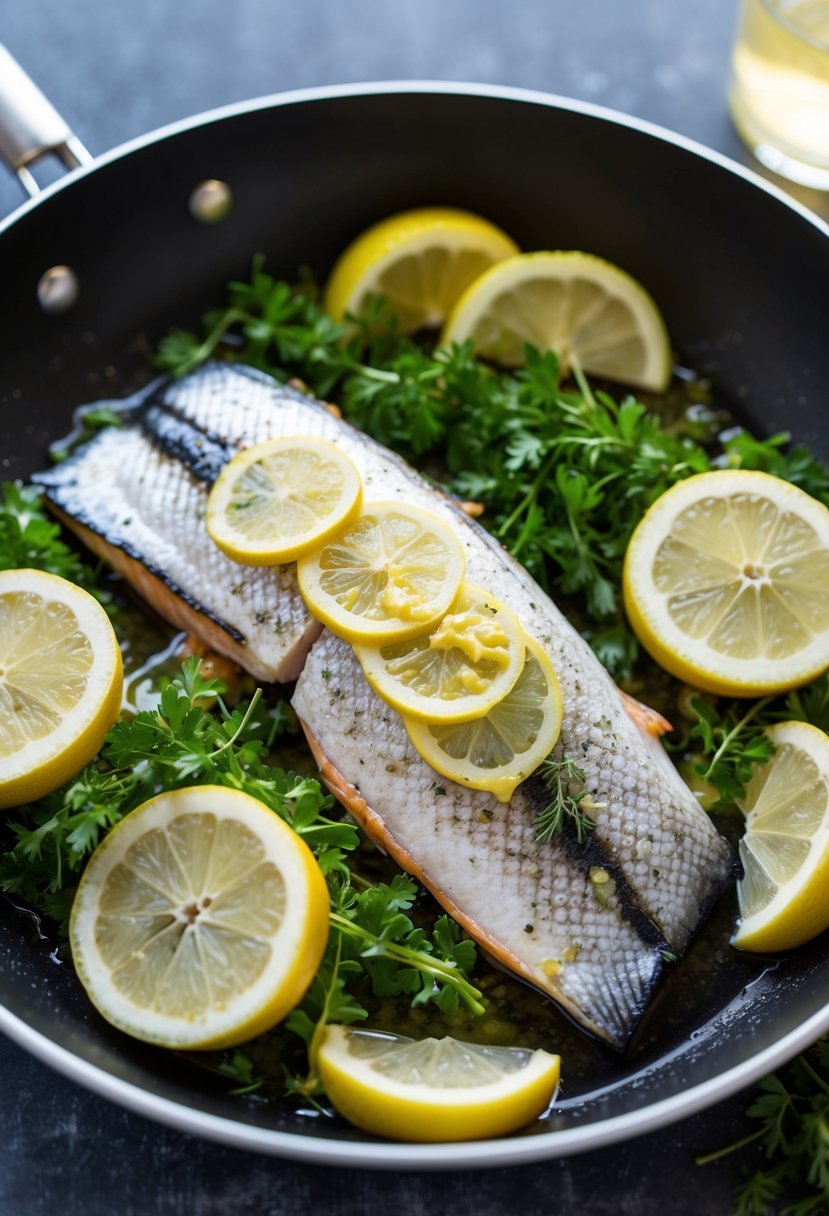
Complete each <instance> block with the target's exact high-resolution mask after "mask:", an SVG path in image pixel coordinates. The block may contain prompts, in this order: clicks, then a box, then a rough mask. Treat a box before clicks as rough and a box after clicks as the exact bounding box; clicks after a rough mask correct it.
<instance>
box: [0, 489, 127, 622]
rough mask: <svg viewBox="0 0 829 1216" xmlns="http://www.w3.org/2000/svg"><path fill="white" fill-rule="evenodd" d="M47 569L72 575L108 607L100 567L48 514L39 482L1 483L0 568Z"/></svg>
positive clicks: (108, 597)
mask: <svg viewBox="0 0 829 1216" xmlns="http://www.w3.org/2000/svg"><path fill="white" fill-rule="evenodd" d="M23 569H30V570H44V571H46V573H47V574H58V575H60V576H61V578H66V579H69V581H70V582H72V583H76V584H77V585H78V586H79V587H83V588H84V589H85V590H86V591H89V592H90V594H92V595H94V596H95V598H96V599H97V600H99V601H100V602H101V603H102V604H103V605H104V606H105V607H106V608H107V609H108V611H110V612H111V611H112V610H113V608H112V596H111V595H110V594H109V592H108V591H106V590H104V589H102V587H101V579H100V573H101V571H100V567H97V568H93V567H91V566H88V565H87V564H86V562H85V561H83V559H82V558H81V556H80V554H79V553H78V552H77V550H75V549H73V548H72V547H71V546H70V545H68V544H67V543H66V541H65V540H64V539H63V532H62V529H61V526H60V524H59V523H57V521H56V520H54V519H53V518H52V517H51V516H49V515H47V513H46V511H45V509H44V507H43V503H42V501H41V496H40V491H39V490H38V489H37V487H36V486H27V485H23V483H22V482H20V481H7V482H3V483H0V570H23Z"/></svg>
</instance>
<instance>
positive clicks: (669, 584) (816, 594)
mask: <svg viewBox="0 0 829 1216" xmlns="http://www.w3.org/2000/svg"><path fill="white" fill-rule="evenodd" d="M827 586H829V510H827V509H826V507H824V506H823V505H822V504H821V503H819V502H817V501H816V500H815V499H813V498H811V497H810V496H809V495H808V494H805V493H804V492H803V491H802V490H800V489H798V488H797V487H796V486H793V485H791V484H790V483H789V482H786V481H782V480H780V479H779V478H777V477H772V476H770V475H769V474H767V473H760V472H754V471H749V470H743V469H723V470H719V471H716V472H712V473H700V474H697V475H696V476H694V477H690V478H688V479H687V480H686V481H682V482H679V483H678V484H677V485H675V486H673V487H672V488H671V489H670V490H668V491H667V492H666V493H665V494H663V495H662V496H661V497H660V498H658V499H657V500H656V502H655V503H654V504H653V506H652V507H651V508H650V509H649V510H648V512H647V513H646V514H645V516H644V517H643V519H642V520H641V521H640V523H639V525H638V527H637V528H636V530H635V531H634V533H633V536H632V537H631V541H630V544H629V545H628V549H627V553H626V555H625V564H624V572H623V590H624V601H625V608H626V610H627V614H628V617H629V620H630V623H631V626H632V628H633V630H634V632H635V633H636V635H637V637H638V638H639V641H640V642H641V643H642V645H643V646H644V647H645V649H646V650H648V651H649V653H650V654H651V655H652V656H653V657H654V658H655V659H656V661H657V662H658V663H660V664H661V665H662V666H663V667H664V668H666V670H668V671H670V672H671V673H672V674H673V675H675V676H677V677H678V678H679V679H680V680H684V681H686V682H687V683H689V684H692V685H694V686H695V687H697V688H702V689H704V690H706V691H708V692H713V693H721V694H723V695H730V696H746V697H750V696H762V695H765V694H767V693H774V692H783V691H786V690H788V689H791V688H794V687H796V686H797V685H799V684H804V683H806V682H807V681H808V680H811V679H814V677H815V676H817V675H819V674H820V673H821V672H822V671H824V670H825V669H826V667H827V666H829V596H827V595H826V592H825V589H826V587H827Z"/></svg>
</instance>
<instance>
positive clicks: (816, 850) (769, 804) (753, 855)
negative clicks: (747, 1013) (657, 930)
mask: <svg viewBox="0 0 829 1216" xmlns="http://www.w3.org/2000/svg"><path fill="white" fill-rule="evenodd" d="M766 733H767V735H768V736H769V738H770V739H771V740H772V742H773V743H774V745H775V751H774V753H773V755H772V757H771V760H769V762H768V763H767V764H764V765H762V766H758V767H757V768H755V770H754V775H753V777H752V779H751V781H750V782H749V784H748V786H747V787H746V792H745V797H744V798H743V799H741V800H739V801H738V805H739V807H740V809H741V810H742V811H744V813H745V816H746V830H745V835H744V836H743V838H742V840H741V841H740V860H741V861H742V863H743V870H744V877H743V878H742V879H741V880H740V881H739V882H738V883H737V895H738V898H739V903H740V921H739V924H738V926H737V931H736V933H735V934H734V937H733V939H732V941H733V944H734V945H735V946H737V947H738V948H739V949H740V950H754V951H761V952H766V951H777V950H791V949H792V948H793V947H794V946H801V945H802V944H803V943H804V942H807V941H809V940H810V939H811V938H813V937H816V936H817V934H818V933H822V932H823V931H824V929H829V738H827V736H826V735H825V734H824V733H823V731H822V730H818V728H817V727H816V726H811V725H809V724H808V723H806V722H780V723H779V724H777V725H775V726H772V727H770V728H769V730H768V731H767V732H766Z"/></svg>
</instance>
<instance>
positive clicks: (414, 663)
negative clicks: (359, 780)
mask: <svg viewBox="0 0 829 1216" xmlns="http://www.w3.org/2000/svg"><path fill="white" fill-rule="evenodd" d="M354 652H355V654H356V655H357V658H358V659H359V660H360V663H361V664H362V667H363V671H364V672H365V675H366V679H367V680H368V682H369V684H371V686H372V688H373V689H374V690H375V692H377V693H378V695H379V696H381V697H382V698H383V700H384V701H386V702H387V703H388V704H389V705H391V706H392V708H393V709H396V710H398V711H399V712H400V713H401V714H403V715H404V716H406V717H411V718H421V719H423V720H424V721H426V722H442V723H446V722H467V721H469V720H470V719H471V718H480V717H482V716H483V715H484V714H486V713H488V712H489V710H490V709H492V707H493V705H495V703H496V702H497V701H500V700H501V699H502V698H503V697H505V696H506V695H507V693H508V692H509V691H510V690H511V689H512V688H513V686H514V685H515V683H516V682H517V680H518V677H519V676H520V675H521V671H522V669H523V667H524V656H525V653H526V641H525V634H524V630H523V629H522V628H521V622H520V621H519V619H518V617H517V616H516V614H515V613H514V612H513V611H512V609H511V608H508V607H507V606H506V604H502V603H500V601H499V600H496V599H495V597H494V596H492V595H490V594H489V592H488V591H485V590H483V588H481V587H474V586H472V584H471V583H464V585H463V586H462V588H461V590H460V592H459V593H458V598H457V599H456V601H455V603H454V604H453V605H452V610H451V612H448V613H447V614H446V616H445V617H444V618H443V620H442V621H441V623H440V624H439V625H438V627H437V628H436V629H435V630H434V632H432V633H430V634H426V635H423V636H420V637H417V638H414V639H412V640H411V641H407V642H390V643H388V644H385V645H381V646H355V647H354Z"/></svg>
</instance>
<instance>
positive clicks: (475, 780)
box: [403, 635, 561, 802]
mask: <svg viewBox="0 0 829 1216" xmlns="http://www.w3.org/2000/svg"><path fill="white" fill-rule="evenodd" d="M524 641H525V642H526V646H527V654H526V658H525V659H524V669H523V671H522V672H521V675H520V676H519V677H518V680H517V681H516V683H515V684H514V685H513V687H512V688H511V690H510V691H509V692H508V693H507V695H506V696H505V697H504V698H503V700H501V701H498V702H497V703H496V704H495V705H493V707H492V709H491V710H490V711H489V713H487V714H485V715H484V716H483V717H482V718H475V719H473V720H472V721H471V722H459V723H449V724H444V725H440V726H439V725H435V724H434V723H428V722H421V721H418V720H417V719H416V718H405V717H404V719H403V722H404V725H405V727H406V730H407V731H408V732H409V738H410V739H411V741H412V743H413V744H414V745H415V747H416V748H417V750H418V751H419V752H420V754H421V756H422V757H423V759H424V760H425V761H426V763H427V764H430V765H431V766H432V768H433V769H436V770H437V772H439V773H441V774H442V775H443V776H444V777H448V778H449V779H450V780H451V781H457V782H458V783H459V784H460V785H466V786H468V787H469V788H470V789H473V790H488V791H489V793H491V794H494V795H495V797H496V798H497V799H498V800H499V802H509V800H510V798H511V797H512V795H513V793H514V792H515V787H516V786H517V785H519V784H520V783H521V782H522V781H523V780H524V779H525V778H526V777H529V775H530V773H531V772H533V770H534V769H536V768H538V766H539V764H540V763H541V761H542V760H544V759H546V757H547V756H549V754H550V752H551V751H552V750H553V748H554V747H555V745H556V740H557V739H558V736H559V732H560V730H561V691H560V689H559V686H558V680H557V679H556V673H555V671H554V669H553V665H552V663H551V662H550V660H549V659H548V658H547V655H546V654H545V652H544V651H543V650H542V648H541V647H540V646H539V644H538V642H536V641H535V639H534V638H531V637H529V636H528V635H525V637H524Z"/></svg>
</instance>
